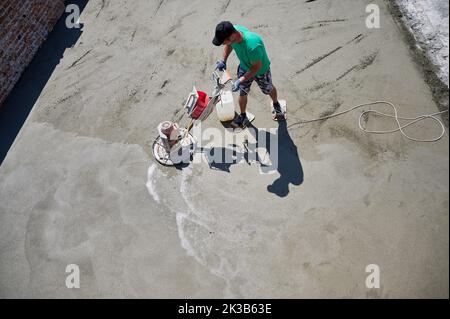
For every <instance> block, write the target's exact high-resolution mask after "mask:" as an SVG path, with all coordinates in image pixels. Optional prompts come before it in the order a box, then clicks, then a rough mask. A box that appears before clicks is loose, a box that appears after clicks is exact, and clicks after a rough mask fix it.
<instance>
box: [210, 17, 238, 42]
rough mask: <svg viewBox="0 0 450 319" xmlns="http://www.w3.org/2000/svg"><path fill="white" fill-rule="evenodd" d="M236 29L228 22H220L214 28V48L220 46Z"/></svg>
mask: <svg viewBox="0 0 450 319" xmlns="http://www.w3.org/2000/svg"><path fill="white" fill-rule="evenodd" d="M234 31H236V29H235V28H234V26H233V24H232V23H231V22H230V21H222V22H220V23H219V24H218V25H217V26H216V36H215V37H214V39H213V40H212V43H213V44H214V45H216V46H220V45H222V43H223V41H225V40H226V39H227V38H228V37H229V36H230V35H231V34H232V33H233V32H234Z"/></svg>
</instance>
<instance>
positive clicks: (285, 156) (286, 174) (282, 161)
mask: <svg viewBox="0 0 450 319" xmlns="http://www.w3.org/2000/svg"><path fill="white" fill-rule="evenodd" d="M253 128H255V127H253ZM250 132H252V130H250ZM255 132H257V134H256V135H254V137H255V138H256V139H257V141H258V137H259V138H261V137H262V136H263V135H264V134H261V131H260V130H258V129H257V128H255ZM271 135H272V134H271V133H270V132H267V131H265V137H264V138H265V140H266V141H267V142H268V144H267V145H266V149H267V152H268V153H269V155H270V158H271V161H272V166H275V167H276V170H277V171H278V173H279V174H280V177H279V178H277V179H276V180H274V181H273V183H272V184H271V185H268V186H267V191H269V192H270V193H273V194H275V195H277V196H279V197H286V196H287V195H288V194H289V184H292V185H295V186H299V185H301V184H302V183H303V168H302V164H301V162H300V157H299V155H298V151H297V146H296V145H295V143H294V141H293V140H292V138H291V136H290V135H289V132H288V130H287V123H286V121H280V122H278V129H277V132H276V135H275V138H271ZM273 142H275V143H277V145H271V143H273ZM257 143H258V144H259V142H257ZM274 152H276V154H274Z"/></svg>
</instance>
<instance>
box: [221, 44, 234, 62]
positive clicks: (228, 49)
mask: <svg viewBox="0 0 450 319" xmlns="http://www.w3.org/2000/svg"><path fill="white" fill-rule="evenodd" d="M231 51H233V48H232V47H231V45H228V44H225V45H224V46H223V61H224V62H225V63H226V62H227V59H228V56H229V55H230V53H231Z"/></svg>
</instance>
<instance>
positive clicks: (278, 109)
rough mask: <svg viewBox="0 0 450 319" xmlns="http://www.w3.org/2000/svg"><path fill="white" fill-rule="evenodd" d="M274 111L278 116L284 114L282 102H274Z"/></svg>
mask: <svg viewBox="0 0 450 319" xmlns="http://www.w3.org/2000/svg"><path fill="white" fill-rule="evenodd" d="M272 113H273V114H274V115H276V116H282V115H284V114H283V110H282V109H281V105H280V102H276V103H273V110H272Z"/></svg>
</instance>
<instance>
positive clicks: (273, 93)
mask: <svg viewBox="0 0 450 319" xmlns="http://www.w3.org/2000/svg"><path fill="white" fill-rule="evenodd" d="M269 96H270V98H271V99H272V102H273V104H276V103H277V102H278V94H277V88H276V87H275V86H273V88H272V91H270V93H269Z"/></svg>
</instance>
